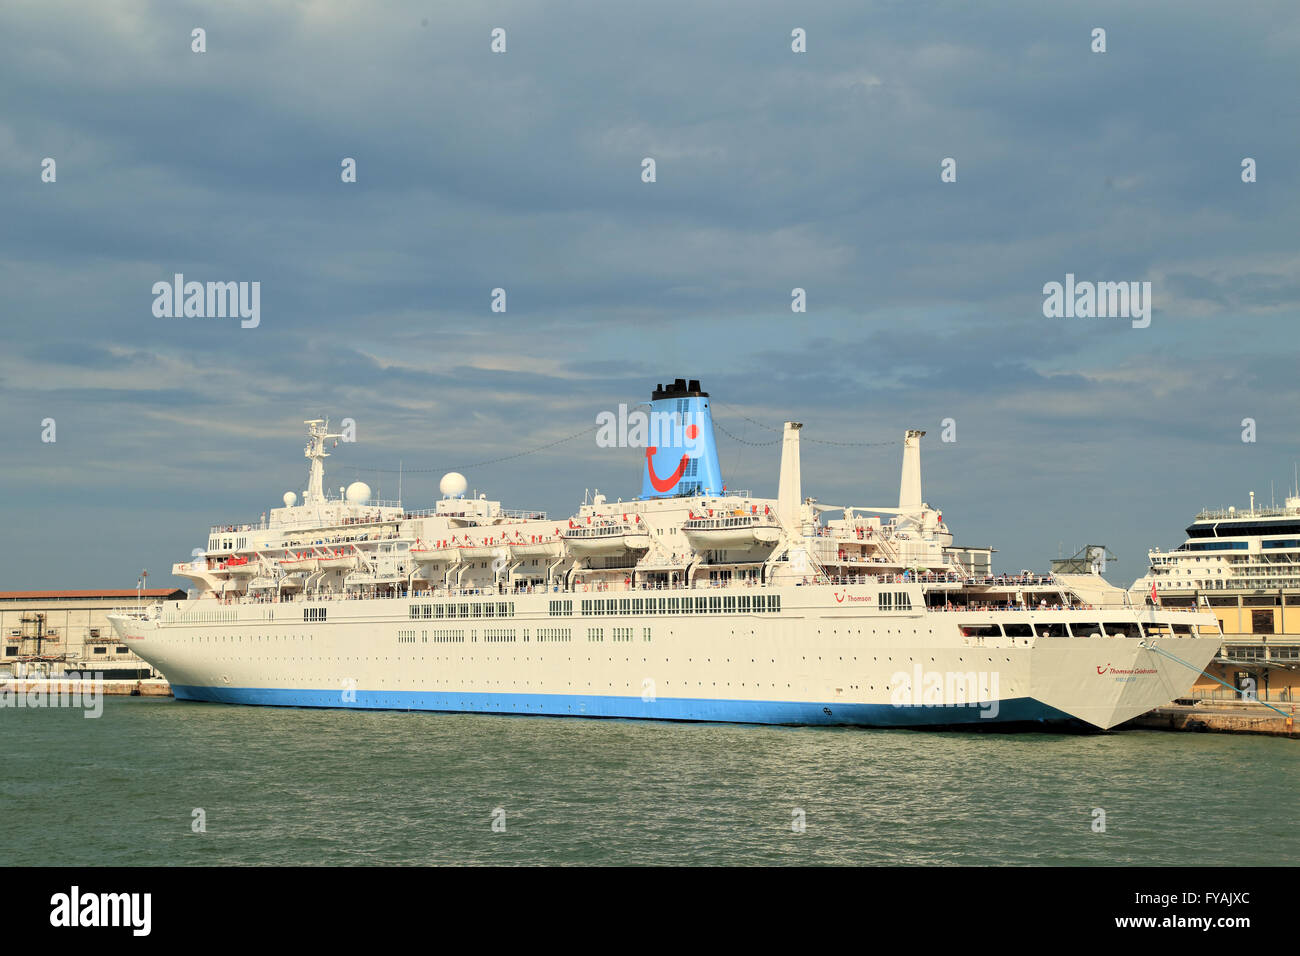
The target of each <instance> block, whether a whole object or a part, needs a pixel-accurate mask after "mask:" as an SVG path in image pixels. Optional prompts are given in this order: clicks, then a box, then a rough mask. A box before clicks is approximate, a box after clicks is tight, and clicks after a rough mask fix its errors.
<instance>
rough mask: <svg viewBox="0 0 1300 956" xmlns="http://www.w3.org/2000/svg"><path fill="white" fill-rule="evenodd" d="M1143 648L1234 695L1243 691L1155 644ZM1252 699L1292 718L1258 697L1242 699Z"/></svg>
mask: <svg viewBox="0 0 1300 956" xmlns="http://www.w3.org/2000/svg"><path fill="white" fill-rule="evenodd" d="M1142 646H1143V647H1145V648H1146V649H1147V650H1149V651H1155V652H1156V653H1157V654H1163V655H1164V656H1165V657H1167V658H1169V659H1170V660H1172V661H1177V662H1178V663H1180V664H1182V665H1183V666H1184V667H1190V668H1191V669H1192V670H1194V671H1196V672H1197V673H1199V674H1204V675H1205V676H1206V677H1208V678H1209V679H1210V680H1212V681H1218V682H1219V683H1220V684H1222V685H1223V686H1224V687H1226V688H1228V690H1230V691H1232V692H1233V693H1234V694H1240V693H1241V689H1240V688H1238V687H1233V686H1232V685H1231V684H1229V683H1228V682H1227V681H1226V680H1219V678H1217V677H1215V676H1214V675H1213V674H1211V673H1210V672H1209V671H1204V670H1201V669H1200V668H1199V667H1197V666H1196V665H1195V664H1189V663H1187V661H1185V660H1183V659H1182V658H1181V657H1178V656H1176V655H1174V654H1170V653H1169V652H1168V651H1162V650H1161V649H1160V648H1158V647H1156V646H1155V645H1154V644H1147V643H1143V644H1142ZM1250 699H1253V700H1254V701H1255V703H1257V704H1263V705H1264V706H1265V707H1267V708H1268V709H1269V710H1276V711H1277V712H1278V713H1279V714H1281V715H1282V716H1283V717H1287V718H1289V717H1290V716H1291V715H1290V714H1288V713H1287V712H1286V711H1285V710H1279V709H1278V708H1277V707H1274V706H1273V705H1272V704H1270V703H1269V702H1268V701H1266V700H1260V699H1259V698H1258V697H1255V698H1244V697H1243V698H1242V700H1250Z"/></svg>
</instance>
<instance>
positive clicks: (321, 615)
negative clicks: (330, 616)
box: [302, 607, 329, 621]
mask: <svg viewBox="0 0 1300 956" xmlns="http://www.w3.org/2000/svg"><path fill="white" fill-rule="evenodd" d="M328 610H329V608H327V607H305V608H303V609H302V619H303V620H304V621H323V620H325V612H327V611H328Z"/></svg>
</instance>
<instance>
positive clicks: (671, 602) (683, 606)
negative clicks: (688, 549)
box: [581, 594, 781, 617]
mask: <svg viewBox="0 0 1300 956" xmlns="http://www.w3.org/2000/svg"><path fill="white" fill-rule="evenodd" d="M581 610H582V613H583V614H584V615H587V616H590V617H600V616H602V615H610V616H613V615H620V616H623V615H642V614H763V613H765V612H766V613H776V612H778V611H780V610H781V595H779V594H728V595H709V596H707V597H706V596H699V597H680V598H676V597H661V598H593V599H592V600H588V601H583V602H582V608H581Z"/></svg>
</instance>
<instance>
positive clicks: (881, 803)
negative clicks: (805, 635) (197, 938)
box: [0, 697, 1300, 866]
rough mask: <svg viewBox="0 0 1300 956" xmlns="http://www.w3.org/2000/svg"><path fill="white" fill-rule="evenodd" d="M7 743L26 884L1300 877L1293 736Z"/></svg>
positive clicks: (244, 718)
mask: <svg viewBox="0 0 1300 956" xmlns="http://www.w3.org/2000/svg"><path fill="white" fill-rule="evenodd" d="M0 722H3V733H2V734H0V741H2V743H0V754H3V757H4V767H5V772H4V774H3V779H2V780H0V828H2V830H3V839H2V840H0V862H2V863H4V864H7V865H134V864H171V865H207V864H235V865H243V864H246V865H257V864H324V865H347V864H352V865H372V864H410V865H423V864H470V863H472V864H499V865H537V864H550V865H573V864H630V865H645V864H721V865H755V864H760V865H761V864H777V865H786V864H789V865H802V864H814V865H817V864H903V865H906V864H923V865H935V864H963V865H978V864H992V865H1002V864H1015V865H1024V864H1029V865H1048V864H1055V865H1129V864H1148V865H1196V866H1200V865H1207V864H1221V865H1234V864H1295V863H1296V862H1297V861H1300V831H1297V829H1296V827H1295V826H1294V819H1293V817H1294V814H1293V812H1292V810H1291V805H1292V801H1293V797H1294V793H1295V790H1296V787H1297V784H1300V749H1298V748H1297V746H1296V743H1295V742H1294V741H1291V740H1285V739H1279V738H1269V737H1244V736H1229V735H1218V734H1186V733H1184V734H1169V733H1160V732H1154V731H1125V732H1119V733H1111V734H1097V735H1091V736H1087V735H1084V736H1072V735H1063V734H1035V733H1019V734H1000V733H942V732H940V733H932V732H911V731H876V730H863V729H852V728H782V727H763V726H745V725H725V724H672V723H654V722H637V721H618V720H579V719H554V718H540V717H497V716H478V715H455V714H446V715H444V714H430V713H405V712H372V711H347V710H306V709H287V708H286V709H280V708H254V707H234V706H225V705H216V704H195V703H185V702H178V701H174V700H170V699H156V698H154V699H151V698H129V697H128V698H122V697H110V698H107V699H105V700H104V701H103V713H102V716H100V717H99V718H97V719H85V717H83V712H82V711H81V710H79V709H76V708H64V709H24V708H11V709H6V710H4V711H2V712H0ZM1099 811H1100V813H1099ZM1102 814H1104V816H1103V815H1102ZM1102 823H1104V830H1103V829H1101V828H1100V825H1101V824H1102ZM1261 834H1267V837H1266V838H1265V839H1261Z"/></svg>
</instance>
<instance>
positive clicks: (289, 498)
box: [281, 491, 298, 508]
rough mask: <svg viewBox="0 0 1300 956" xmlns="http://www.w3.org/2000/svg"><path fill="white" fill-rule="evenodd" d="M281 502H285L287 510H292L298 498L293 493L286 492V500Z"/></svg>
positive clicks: (283, 499)
mask: <svg viewBox="0 0 1300 956" xmlns="http://www.w3.org/2000/svg"><path fill="white" fill-rule="evenodd" d="M281 500H282V501H283V502H284V506H285V507H286V508H292V507H293V506H294V504H296V503H297V501H298V496H297V495H296V494H294V493H293V492H292V491H286V492H285V493H284V498H282V499H281Z"/></svg>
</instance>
